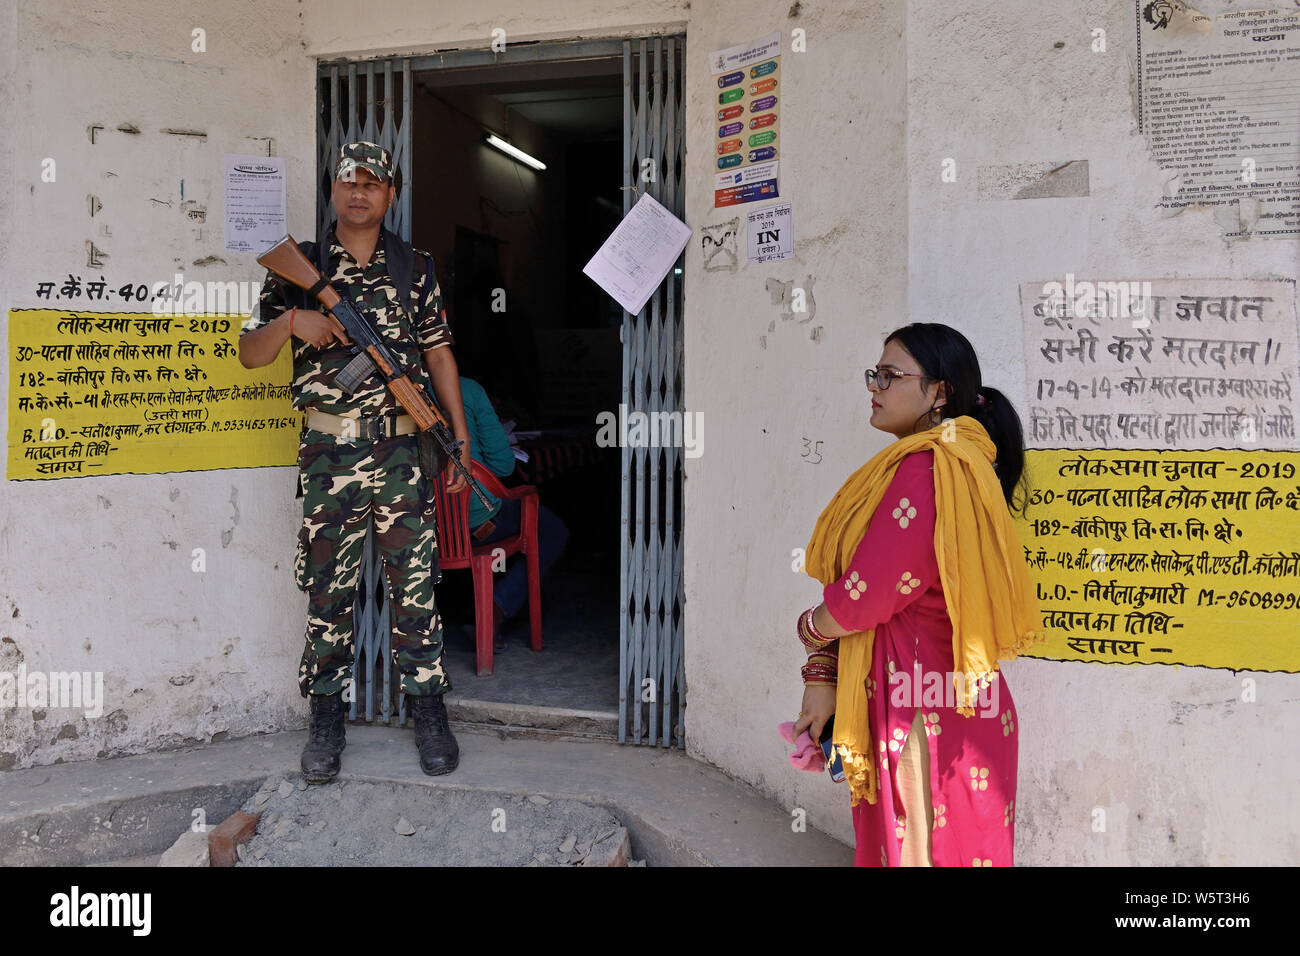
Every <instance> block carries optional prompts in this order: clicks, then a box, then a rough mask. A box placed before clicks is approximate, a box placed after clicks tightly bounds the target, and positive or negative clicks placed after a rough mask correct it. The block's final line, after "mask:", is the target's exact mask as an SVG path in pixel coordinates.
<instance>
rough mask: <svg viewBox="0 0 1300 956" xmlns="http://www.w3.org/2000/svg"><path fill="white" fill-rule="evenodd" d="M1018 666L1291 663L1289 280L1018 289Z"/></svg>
mask: <svg viewBox="0 0 1300 956" xmlns="http://www.w3.org/2000/svg"><path fill="white" fill-rule="evenodd" d="M1021 306H1022V320H1023V323H1024V328H1025V329H1026V350H1027V354H1026V359H1027V362H1026V367H1027V375H1028V385H1029V396H1030V421H1029V423H1028V430H1027V434H1026V436H1025V438H1026V446H1027V449H1028V450H1027V452H1026V472H1027V476H1028V481H1029V484H1030V489H1031V490H1030V496H1029V499H1028V504H1029V510H1028V513H1027V514H1026V515H1025V516H1023V517H1018V518H1017V524H1018V526H1019V532H1020V535H1021V541H1022V542H1023V543H1024V546H1025V556H1026V559H1027V560H1028V562H1029V566H1030V570H1031V573H1032V574H1033V575H1034V578H1035V581H1036V587H1037V588H1038V599H1039V603H1040V605H1041V606H1042V608H1043V617H1044V625H1045V626H1046V628H1047V635H1048V641H1047V643H1046V645H1044V646H1042V647H1040V648H1036V649H1035V651H1034V652H1033V653H1032V654H1030V655H1028V656H1032V657H1044V658H1050V659H1055V660H1080V661H1100V662H1107V663H1129V664H1133V663H1167V664H1185V665H1194V666H1202V667H1219V668H1231V669H1244V670H1260V671H1286V672H1291V673H1294V672H1300V451H1297V445H1296V437H1295V414H1296V405H1295V400H1294V396H1293V394H1292V389H1291V383H1292V377H1293V376H1294V375H1295V372H1296V366H1297V348H1296V341H1297V330H1296V310H1295V283H1294V281H1290V280H1279V281H1274V280H1261V281H1228V280H1204V279H1167V280H1150V281H1135V282H1128V281H1096V282H1091V281H1076V280H1075V279H1074V277H1073V276H1067V277H1066V280H1065V281H1064V282H1046V283H1027V284H1025V285H1023V286H1022V287H1021Z"/></svg>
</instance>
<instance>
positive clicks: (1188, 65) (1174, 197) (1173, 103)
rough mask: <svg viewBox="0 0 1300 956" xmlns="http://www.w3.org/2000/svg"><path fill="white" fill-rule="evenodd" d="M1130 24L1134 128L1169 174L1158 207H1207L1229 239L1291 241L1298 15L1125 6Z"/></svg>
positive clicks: (1176, 5)
mask: <svg viewBox="0 0 1300 956" xmlns="http://www.w3.org/2000/svg"><path fill="white" fill-rule="evenodd" d="M1288 6H1291V4H1288ZM1134 18H1135V20H1136V23H1137V49H1136V54H1137V69H1138V73H1137V100H1138V129H1139V131H1140V132H1142V133H1145V134H1146V136H1147V140H1148V142H1149V143H1150V146H1151V152H1152V155H1153V157H1154V158H1155V160H1156V162H1158V163H1159V164H1160V167H1161V169H1164V170H1167V171H1169V172H1171V173H1177V174H1178V175H1177V178H1176V179H1175V180H1174V184H1173V189H1172V190H1171V193H1172V194H1171V195H1167V196H1165V197H1164V199H1163V201H1162V202H1161V203H1160V205H1161V206H1162V207H1164V208H1166V209H1176V210H1181V209H1183V208H1185V207H1187V206H1209V207H1211V208H1213V209H1214V216H1215V219H1216V220H1217V221H1218V222H1219V224H1220V226H1221V227H1222V229H1223V233H1224V236H1225V238H1229V239H1235V238H1245V237H1247V236H1261V237H1272V238H1276V237H1279V236H1281V237H1288V238H1295V237H1297V236H1300V9H1290V10H1285V11H1269V10H1259V9H1254V10H1235V11H1232V12H1229V13H1225V14H1223V15H1222V16H1220V17H1218V18H1216V19H1210V18H1209V17H1207V16H1204V15H1202V14H1200V13H1198V12H1196V11H1195V10H1193V9H1191V7H1189V6H1188V5H1187V4H1186V3H1183V2H1181V0H1156V2H1152V0H1135V3H1134ZM1175 190H1176V191H1175Z"/></svg>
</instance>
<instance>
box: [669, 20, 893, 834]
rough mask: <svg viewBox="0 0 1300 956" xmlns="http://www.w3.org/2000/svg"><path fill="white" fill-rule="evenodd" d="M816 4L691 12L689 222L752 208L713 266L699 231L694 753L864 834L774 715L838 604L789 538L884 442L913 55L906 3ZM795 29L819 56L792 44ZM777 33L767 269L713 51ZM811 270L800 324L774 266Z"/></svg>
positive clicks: (799, 536)
mask: <svg viewBox="0 0 1300 956" xmlns="http://www.w3.org/2000/svg"><path fill="white" fill-rule="evenodd" d="M794 6H800V5H798V4H795V5H794ZM803 7H804V12H802V13H800V14H799V15H798V16H796V17H790V16H789V15H788V13H789V11H790V10H791V4H789V3H787V2H766V3H752V4H750V5H749V8H748V12H747V13H746V15H745V16H743V17H738V16H736V13H735V8H734V7H733V6H732V5H729V4H725V3H711V4H699V3H697V4H694V5H693V6H692V8H691V14H692V16H691V27H690V32H689V33H688V35H687V81H686V83H687V92H688V99H687V108H686V147H687V154H688V162H687V170H688V175H687V181H686V199H687V204H686V213H687V221H688V222H689V223H690V225H691V226H692V227H694V228H695V229H696V230H699V229H700V228H701V226H703V225H707V224H711V223H718V222H723V221H725V220H728V219H731V218H732V217H733V216H740V217H741V219H740V222H741V229H742V240H741V241H742V246H741V249H742V251H741V259H742V265H741V267H740V268H739V270H738V271H737V272H736V273H735V274H731V273H728V272H704V271H703V253H702V251H701V245H700V242H699V237H698V235H697V236H696V237H694V238H693V239H692V241H691V244H690V245H689V246H688V253H687V257H686V317H685V328H686V350H685V356H686V357H685V362H686V392H685V401H686V409H687V411H688V412H692V411H699V412H702V413H703V415H704V424H705V431H704V435H705V443H704V454H703V455H701V456H700V457H699V458H698V459H695V460H690V459H688V460H687V461H686V500H685V504H686V513H685V523H686V533H685V539H686V544H685V549H686V562H685V565H686V682H687V688H688V697H687V708H686V720H687V740H688V746H689V747H690V750H691V752H692V753H693V754H695V755H696V756H699V757H701V758H703V759H706V760H709V761H710V762H712V763H715V764H717V765H718V766H720V767H723V768H724V769H726V770H728V771H729V772H731V773H733V774H735V775H737V776H739V777H741V778H742V779H744V780H746V781H748V782H750V783H752V784H754V785H756V786H758V787H760V788H762V789H763V790H765V791H767V792H769V793H771V794H773V795H774V796H775V797H776V798H778V799H779V800H780V801H781V802H782V803H783V804H784V805H785V806H787V807H790V808H791V809H793V808H795V807H801V808H804V809H805V810H806V811H807V815H808V822H809V823H810V824H811V825H813V826H816V827H817V828H819V829H822V830H825V831H827V832H831V833H833V834H835V835H836V836H838V837H840V838H842V839H843V840H845V841H846V842H849V843H852V841H853V829H852V824H851V820H850V815H849V805H848V798H847V794H846V792H845V791H844V789H843V787H834V786H832V785H831V784H830V783H829V781H828V780H827V779H826V777H825V776H824V775H822V774H809V773H805V772H803V771H796V770H793V769H791V767H790V765H789V763H788V760H787V755H788V754H789V752H790V749H789V747H788V746H787V745H786V744H785V743H784V741H782V740H781V738H780V737H779V736H778V735H777V732H776V727H777V724H779V723H780V722H782V721H786V720H793V719H794V716H795V714H796V713H797V712H798V711H799V706H800V703H801V701H802V695H803V684H802V682H801V680H800V676H799V667H800V665H801V664H802V663H803V656H802V649H801V647H800V645H799V642H798V640H797V638H796V637H795V619H796V617H797V616H798V614H799V612H800V611H802V610H803V609H804V608H806V607H808V606H809V605H810V604H815V603H818V602H819V601H820V588H819V586H818V585H817V583H816V582H815V581H813V579H812V578H810V577H808V576H807V575H806V574H803V573H801V572H800V573H795V572H794V571H793V570H792V554H791V553H792V551H793V549H795V548H803V547H805V546H806V545H807V543H808V538H809V536H810V535H811V533H812V528H813V524H814V523H815V522H816V519H817V515H818V514H819V513H820V512H821V509H822V508H823V507H824V506H825V504H826V502H827V501H828V500H829V499H830V497H831V495H832V494H834V492H835V491H836V489H838V488H839V486H840V484H841V483H842V482H843V480H844V478H845V477H846V476H847V475H848V474H849V473H850V472H851V471H853V470H854V469H855V468H857V467H858V466H860V465H861V464H862V463H863V462H864V461H865V460H866V459H867V458H868V457H870V455H871V454H873V453H874V452H875V451H877V450H878V449H879V448H881V447H883V446H884V444H885V442H884V441H883V440H882V438H881V436H880V435H879V434H877V433H872V431H871V429H870V428H869V427H867V425H866V417H867V416H868V415H869V414H870V408H869V405H868V404H867V403H866V401H865V397H866V394H867V393H866V390H865V388H864V387H863V383H862V369H864V368H866V367H868V366H870V365H874V364H875V363H876V360H877V359H878V357H879V348H880V344H881V341H882V339H883V336H884V334H885V333H886V332H888V331H890V330H891V329H893V328H894V327H896V326H897V325H899V324H902V323H901V321H900V320H901V317H902V315H903V311H904V307H905V304H906V295H907V285H906V283H907V237H908V223H907V204H906V188H907V185H906V184H907V176H906V169H907V165H906V141H905V113H904V105H905V97H906V92H907V84H906V64H907V61H906V50H905V47H904V43H903V32H904V11H903V8H902V6H901V5H900V4H897V3H893V2H887V0H886V2H870V3H863V4H857V5H855V7H854V9H853V10H851V11H844V12H838V11H837V10H836V9H835V8H834V7H831V6H829V5H821V4H806V5H803ZM796 28H801V29H803V30H804V31H805V35H806V45H807V51H806V52H803V53H793V52H791V31H792V30H794V29H796ZM772 31H779V32H780V33H781V35H782V59H781V85H780V90H781V91H782V98H781V120H780V123H781V126H780V142H781V151H780V163H781V166H780V189H781V195H782V198H783V199H784V200H789V201H791V202H792V203H793V220H794V234H795V239H794V249H795V255H794V258H793V259H789V260H785V261H782V262H774V263H768V264H765V265H762V266H757V265H748V264H744V251H743V250H744V245H743V243H744V241H745V239H744V238H743V237H744V232H745V219H744V215H745V212H744V210H745V207H744V206H740V207H727V208H723V209H718V210H715V209H714V208H713V193H712V184H713V170H712V166H713V163H712V161H711V158H710V157H711V156H712V155H713V152H714V151H713V143H714V142H715V141H716V122H715V112H716V110H717V105H716V102H717V92H716V91H717V85H716V83H715V81H714V78H713V77H712V76H711V75H710V73H709V69H708V56H709V53H710V51H712V50H716V49H720V48H724V47H728V46H731V45H733V44H736V43H742V42H745V41H747V40H752V39H757V38H758V37H760V36H764V35H766V34H768V33H770V32H772ZM695 157H701V158H700V159H698V160H697V159H696V158H695ZM808 276H811V277H812V283H811V296H812V299H813V301H815V305H816V314H815V316H814V317H813V318H812V319H811V320H810V321H808V322H806V323H801V322H799V321H798V320H797V319H782V318H781V317H780V312H781V309H780V308H779V307H778V306H775V305H773V304H772V300H771V297H770V295H769V293H768V291H767V288H766V282H767V280H768V279H778V280H781V281H789V280H796V281H797V282H798V284H799V285H801V286H803V285H805V284H806V279H807V277H808ZM772 323H775V327H774V328H773V329H772V331H770V332H769V331H768V329H769V325H771V324H772ZM817 327H821V328H822V330H823V331H822V335H821V338H820V341H813V339H812V330H813V329H814V328H817ZM760 336H766V346H764V345H763V344H762V343H761V342H760ZM805 438H807V439H809V440H810V441H812V442H814V443H815V442H817V441H821V442H823V444H822V445H821V448H820V457H821V458H822V459H823V460H822V461H821V462H820V464H812V463H811V460H812V459H813V458H814V457H816V455H814V454H809V455H808V457H807V459H805V458H803V457H802V456H803V455H804V452H805V446H804V439H805ZM816 447H817V446H816V445H815V444H814V445H812V446H811V448H812V449H813V450H815V449H816Z"/></svg>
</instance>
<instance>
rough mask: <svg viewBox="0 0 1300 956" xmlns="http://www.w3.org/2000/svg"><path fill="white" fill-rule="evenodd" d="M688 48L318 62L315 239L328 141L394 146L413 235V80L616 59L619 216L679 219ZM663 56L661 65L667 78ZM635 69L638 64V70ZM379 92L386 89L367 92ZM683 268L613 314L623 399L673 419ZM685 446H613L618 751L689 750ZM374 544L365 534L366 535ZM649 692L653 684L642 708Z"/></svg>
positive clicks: (379, 660) (655, 36)
mask: <svg viewBox="0 0 1300 956" xmlns="http://www.w3.org/2000/svg"><path fill="white" fill-rule="evenodd" d="M685 54H686V33H685V29H684V27H682V26H677V27H674V28H665V29H663V31H662V32H659V33H655V32H650V33H641V34H637V35H635V36H622V37H608V38H597V39H582V40H568V41H565V40H559V41H536V42H528V43H510V44H507V46H506V48H505V49H504V50H503V51H502V52H499V53H498V52H494V51H493V50H491V49H474V50H449V51H444V52H439V53H431V54H422V55H414V56H407V57H393V56H387V57H375V58H360V59H349V58H346V57H345V58H338V59H333V60H320V61H318V63H317V73H316V76H317V84H316V132H317V151H316V157H317V168H316V184H317V209H316V213H317V215H316V220H317V237H318V238H319V237H322V236H324V234H325V230H326V228H327V227H328V225H329V222H330V219H331V210H330V204H329V194H330V181H329V180H330V176H331V174H332V170H333V167H334V161H335V154H336V151H337V148H338V144H339V143H342V142H347V141H350V140H352V139H366V140H372V141H375V142H379V143H381V144H383V145H385V146H387V147H388V148H389V149H391V150H392V152H393V161H394V166H395V178H396V179H397V180H398V183H399V190H398V197H397V202H395V203H394V204H393V207H392V208H391V209H390V210H389V213H388V216H387V217H386V218H385V225H386V226H387V227H388V228H389V229H391V230H392V231H393V232H395V233H397V234H398V235H400V236H401V237H402V238H404V239H406V240H407V241H410V234H411V208H412V207H411V195H412V189H413V188H415V184H414V182H413V181H412V177H411V163H412V146H411V133H412V130H411V122H412V117H413V112H414V111H413V108H412V104H413V101H412V86H413V84H412V77H413V74H414V73H417V72H427V71H431V70H442V69H467V68H473V67H492V66H506V65H519V64H528V63H537V64H541V63H559V62H563V61H582V60H590V59H615V58H617V59H621V60H622V63H623V100H624V113H623V190H624V193H623V196H624V202H623V209H624V214H625V215H626V213H627V211H628V210H629V209H631V207H632V205H633V203H634V202H635V201H636V199H637V198H638V194H639V193H640V192H642V191H644V192H648V193H650V194H651V195H652V196H653V197H654V198H655V199H656V200H658V201H659V202H661V203H662V204H663V205H664V206H665V207H666V208H667V209H668V210H669V211H670V212H672V213H673V214H674V215H676V216H677V217H678V218H682V219H684V218H685V213H684V210H685V175H684V172H685V79H686V55H685ZM661 57H662V58H664V59H663V61H661ZM662 62H666V64H667V69H666V70H665V69H663V68H662ZM633 63H635V64H636V65H637V69H635V70H634V69H633ZM647 63H653V64H654V65H655V70H652V71H647V70H646V69H645V68H644V67H645V64H647ZM634 73H635V75H636V79H637V81H638V82H637V83H636V84H634V83H633V74H634ZM648 76H649V77H651V78H652V80H653V87H650V86H648V84H647V77H648ZM359 84H360V86H361V87H362V89H363V90H364V102H363V103H360V104H357V103H352V104H350V108H349V110H348V123H347V125H346V128H344V125H343V123H342V122H341V121H340V118H339V115H338V110H337V109H334V108H333V106H334V104H337V103H339V96H340V92H341V90H342V89H343V88H344V87H346V90H347V91H348V93H347V95H351V93H352V91H358V87H359ZM398 84H400V92H399V90H398ZM665 87H666V91H665ZM377 90H378V91H381V92H382V94H383V95H382V96H376V91H377ZM358 92H360V91H358ZM665 95H667V97H668V101H669V105H671V106H673V107H674V111H673V113H672V115H671V116H666V115H665V111H664V110H663V109H662V105H663V103H664V97H665ZM327 96H328V99H327ZM647 97H649V99H647ZM394 99H396V100H397V101H398V102H397V104H396V106H397V109H393V107H394V103H393V102H392V101H393V100H394ZM647 104H648V105H649V108H648V109H647V108H642V107H645V106H647ZM358 107H362V109H358ZM359 113H363V115H358V114H359ZM327 114H328V115H327ZM665 147H666V149H667V151H668V159H667V161H666V162H664V161H663V160H662V158H661V157H659V156H656V155H655V150H656V149H658V150H660V151H661V152H662V151H663V150H664V149H665ZM647 148H648V149H649V151H650V153H651V155H652V156H655V166H656V168H657V169H660V170H662V175H661V176H656V178H655V179H654V180H653V181H651V182H648V183H647V182H645V181H643V176H642V174H641V169H642V166H643V163H644V159H642V160H641V161H640V162H639V161H638V159H640V158H641V157H642V156H643V154H644V152H645V151H646V150H647ZM682 262H683V259H682V258H679V259H678V261H677V263H675V264H674V265H675V268H674V269H671V270H670V271H669V273H668V277H667V279H666V280H665V281H664V282H663V283H662V284H661V286H660V288H659V289H658V290H657V291H656V292H655V293H654V294H653V295H652V296H651V298H650V300H649V302H647V304H646V306H645V307H644V308H643V309H642V311H641V312H640V313H639V314H637V315H632V314H630V313H628V312H626V311H625V312H624V313H623V324H622V327H621V328H620V330H619V337H620V340H621V342H622V343H623V368H622V370H621V375H622V378H623V388H622V395H623V402H624V404H625V405H626V406H627V407H628V409H629V411H646V412H651V413H653V412H663V411H666V412H677V413H683V409H682V387H681V386H682V383H683V382H684V376H683V368H682V366H683V358H684V356H683V336H682V313H683V309H684V279H685V275H684V269H683V270H682V273H681V274H678V273H677V271H676V269H677V268H680V267H681V266H682ZM634 376H635V380H633V378H634ZM661 392H662V394H661ZM593 427H594V425H593ZM682 451H683V450H682V449H681V448H663V449H661V448H637V449H631V448H628V447H624V448H623V449H622V466H621V478H620V484H621V488H622V514H621V520H620V538H621V548H620V556H621V568H620V576H619V577H620V584H619V598H620V601H619V607H620V625H619V732H618V739H619V741H620V742H621V743H634V744H656V743H657V744H659V745H660V746H663V747H668V746H675V747H679V748H683V749H684V748H685V726H686V725H685V707H686V686H685V668H684V659H685V654H684V650H683V644H684V630H685V627H684V618H685V591H684V568H683V561H682V553H683V552H682V547H683V541H682V538H683V530H684V529H683V528H682V527H681V523H680V522H679V521H678V520H677V518H676V514H675V511H676V509H677V508H678V507H680V504H679V503H680V500H681V496H682V492H683V478H682V475H683V471H682V461H681V457H682ZM651 453H653V454H651ZM661 466H662V468H661ZM633 469H635V473H636V480H635V481H633V480H632V470H633ZM661 506H663V520H662V521H661V520H660V510H661ZM372 537H373V536H372V535H370V534H369V532H368V538H367V541H368V542H370V540H371V538H372ZM373 551H374V546H373V545H369V544H368V546H367V549H366V557H365V558H364V559H363V563H362V568H361V571H360V577H359V580H358V585H357V592H358V605H357V613H356V616H355V617H354V626H355V628H356V633H355V638H356V641H355V647H356V652H357V658H356V663H357V667H356V669H355V670H354V679H359V677H360V675H361V673H362V667H361V665H362V658H363V648H365V649H366V650H365V655H364V656H365V657H366V665H365V668H364V669H365V671H366V676H367V690H366V694H365V699H366V714H365V719H367V720H373V719H375V717H376V716H377V715H376V712H375V711H376V708H375V701H376V696H377V695H376V694H375V692H374V691H375V680H374V678H375V671H376V670H379V669H380V668H381V667H382V665H383V664H384V663H386V662H387V661H388V660H390V657H389V655H388V653H387V649H388V644H389V640H390V639H391V638H390V626H389V620H390V613H389V608H388V605H387V594H386V589H385V588H377V587H376V585H377V583H378V582H379V581H380V580H381V579H382V570H381V565H380V563H379V561H378V560H377V555H375V554H373V553H372V552H373ZM367 595H368V596H369V599H367ZM382 671H383V691H382V694H381V695H378V696H379V697H380V699H381V701H382V719H383V721H384V722H385V723H388V722H389V720H390V716H391V715H392V714H393V712H394V703H393V700H392V693H391V690H392V687H391V684H390V678H391V676H392V675H391V671H392V668H391V666H388V667H382ZM647 687H649V688H652V691H651V694H650V697H649V699H648V700H647V698H646V696H645V691H646V688H647ZM396 696H397V697H398V698H399V699H398V700H397V701H396V704H395V712H396V716H397V719H398V723H401V722H402V721H403V720H404V716H405V715H404V711H405V701H404V700H401V699H400V698H401V697H402V695H401V694H400V693H398V694H397V695H396ZM357 708H358V703H357V701H356V700H355V698H354V701H353V703H352V711H353V712H352V714H351V715H350V716H351V717H352V718H353V719H356V718H358V717H359V716H361V715H359V714H358V713H356V711H357Z"/></svg>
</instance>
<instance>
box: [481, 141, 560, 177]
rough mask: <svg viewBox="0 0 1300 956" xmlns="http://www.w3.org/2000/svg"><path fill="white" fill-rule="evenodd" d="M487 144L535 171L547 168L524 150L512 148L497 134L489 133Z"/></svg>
mask: <svg viewBox="0 0 1300 956" xmlns="http://www.w3.org/2000/svg"><path fill="white" fill-rule="evenodd" d="M487 143H488V145H489V146H495V147H496V148H497V149H499V150H501V152H503V153H505V154H506V155H507V156H509V157H511V158H512V159H517V160H519V162H521V163H523V164H524V165H525V166H531V167H532V168H533V169H539V170H540V169H545V168H546V164H545V163H544V162H542V161H541V160H540V159H533V157H531V156H529V155H528V154H527V153H525V152H524V151H523V150H522V149H519V148H517V147H515V146H511V145H510V144H509V143H507V142H506V141H505V140H504V139H502V138H501V137H500V136H497V135H496V134H495V133H488V138H487Z"/></svg>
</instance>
